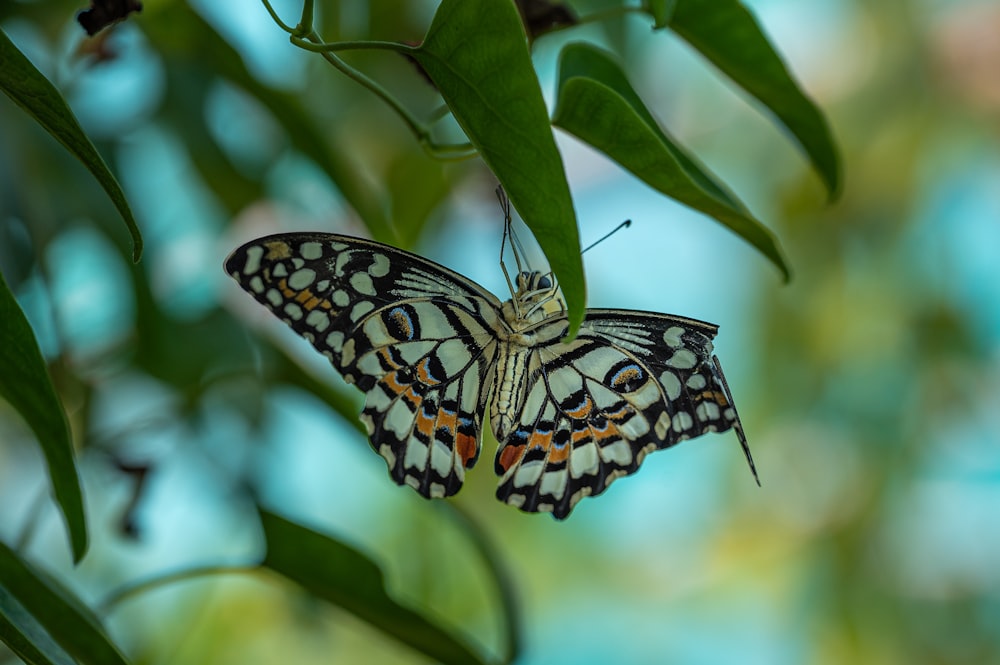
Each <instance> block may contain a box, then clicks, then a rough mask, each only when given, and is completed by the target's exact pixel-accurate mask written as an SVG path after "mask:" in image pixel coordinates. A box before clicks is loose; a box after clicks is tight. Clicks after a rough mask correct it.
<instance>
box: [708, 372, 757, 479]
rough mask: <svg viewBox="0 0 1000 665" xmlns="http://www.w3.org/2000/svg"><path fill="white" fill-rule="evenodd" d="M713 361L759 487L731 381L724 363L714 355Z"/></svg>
mask: <svg viewBox="0 0 1000 665" xmlns="http://www.w3.org/2000/svg"><path fill="white" fill-rule="evenodd" d="M712 362H714V363H715V371H716V372H718V373H719V378H720V379H721V380H722V388H723V390H725V391H726V399H728V400H729V407H730V408H731V409H732V410H733V415H734V416H736V423H735V424H734V425H733V429H734V430H736V438H738V439H739V440H740V445H741V446H743V454H744V455H746V458H747V464H749V465H750V471H751V473H753V479H754V480H756V481H757V487H760V476H758V475H757V467H756V466H754V463H753V455H751V454H750V444H748V443H747V435H746V433H745V432H744V431H743V422H742V421H741V420H740V414H739V413H738V412H737V411H736V402H734V401H733V394H732V393H731V392H729V382H728V381H726V375H725V374H723V373H722V365H721V364H720V363H719V358H718V357H717V356H712Z"/></svg>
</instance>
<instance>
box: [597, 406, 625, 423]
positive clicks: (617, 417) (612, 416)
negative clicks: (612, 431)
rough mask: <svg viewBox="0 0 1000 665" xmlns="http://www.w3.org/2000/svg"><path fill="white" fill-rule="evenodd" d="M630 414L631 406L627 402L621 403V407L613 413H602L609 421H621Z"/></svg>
mask: <svg viewBox="0 0 1000 665" xmlns="http://www.w3.org/2000/svg"><path fill="white" fill-rule="evenodd" d="M631 414H632V407H630V406H629V405H628V404H623V405H622V408H620V409H619V410H617V411H615V412H614V413H611V412H605V414H604V415H605V416H607V418H608V420H609V421H612V420H613V421H615V422H621V421H623V420H625V418H627V417H628V416H629V415H631Z"/></svg>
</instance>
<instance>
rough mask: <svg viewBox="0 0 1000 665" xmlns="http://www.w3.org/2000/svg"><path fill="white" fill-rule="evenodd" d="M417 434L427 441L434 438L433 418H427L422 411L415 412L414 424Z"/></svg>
mask: <svg viewBox="0 0 1000 665" xmlns="http://www.w3.org/2000/svg"><path fill="white" fill-rule="evenodd" d="M415 426H416V429H417V431H418V432H420V433H421V434H423V435H424V436H426V437H427V438H428V439H433V438H434V418H428V417H427V415H426V414H425V413H424V410H423V409H419V410H418V411H417V422H416V424H415Z"/></svg>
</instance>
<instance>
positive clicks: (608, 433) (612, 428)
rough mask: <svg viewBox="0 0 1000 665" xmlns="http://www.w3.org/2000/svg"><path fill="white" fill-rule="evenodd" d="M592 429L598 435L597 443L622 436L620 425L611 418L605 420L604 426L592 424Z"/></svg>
mask: <svg viewBox="0 0 1000 665" xmlns="http://www.w3.org/2000/svg"><path fill="white" fill-rule="evenodd" d="M591 430H592V431H593V432H594V435H595V436H596V437H597V443H598V444H601V443H602V442H604V441H607V440H608V439H620V438H622V436H621V432H620V431H619V430H618V426H617V425H615V424H614V423H613V422H611V421H610V420H605V421H604V427H593V426H591Z"/></svg>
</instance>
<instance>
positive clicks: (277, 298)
mask: <svg viewBox="0 0 1000 665" xmlns="http://www.w3.org/2000/svg"><path fill="white" fill-rule="evenodd" d="M264 297H265V298H267V301H268V302H269V303H271V305H272V306H273V307H274V308H276V309H277V308H278V307H281V303H283V302H285V299H284V298H282V297H281V293H280V292H279V291H278V289H268V290H267V293H266V294H264Z"/></svg>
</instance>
